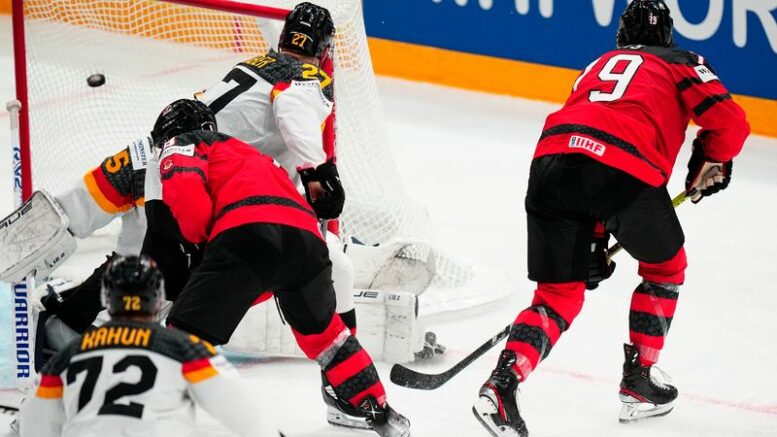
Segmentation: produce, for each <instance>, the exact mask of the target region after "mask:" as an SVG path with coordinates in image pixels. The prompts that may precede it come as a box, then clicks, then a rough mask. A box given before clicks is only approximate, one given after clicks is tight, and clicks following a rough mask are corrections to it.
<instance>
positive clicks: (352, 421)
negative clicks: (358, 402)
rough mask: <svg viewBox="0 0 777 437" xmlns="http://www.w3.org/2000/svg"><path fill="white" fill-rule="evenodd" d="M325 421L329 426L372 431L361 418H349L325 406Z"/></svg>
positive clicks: (349, 416) (335, 409)
mask: <svg viewBox="0 0 777 437" xmlns="http://www.w3.org/2000/svg"><path fill="white" fill-rule="evenodd" d="M326 421H327V422H329V424H330V425H334V426H341V427H343V428H351V429H372V427H371V426H370V425H369V424H368V423H367V420H365V419H364V418H363V417H356V416H351V415H348V414H345V413H343V412H342V411H340V410H338V409H337V408H334V407H332V406H329V405H327V407H326Z"/></svg>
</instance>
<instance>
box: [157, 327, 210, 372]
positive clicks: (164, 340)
mask: <svg viewBox="0 0 777 437" xmlns="http://www.w3.org/2000/svg"><path fill="white" fill-rule="evenodd" d="M150 348H151V350H153V351H154V352H157V353H159V354H161V355H164V356H166V357H168V358H172V359H173V360H175V361H178V362H179V363H187V362H191V361H196V360H201V359H203V358H211V357H215V356H216V355H218V351H217V350H216V348H215V347H213V345H211V344H210V343H208V342H207V341H205V340H202V339H200V338H199V337H197V336H195V335H192V334H189V333H187V332H184V331H181V330H179V329H176V328H165V327H162V326H159V325H157V327H156V328H155V332H154V336H153V338H152V341H151V345H150Z"/></svg>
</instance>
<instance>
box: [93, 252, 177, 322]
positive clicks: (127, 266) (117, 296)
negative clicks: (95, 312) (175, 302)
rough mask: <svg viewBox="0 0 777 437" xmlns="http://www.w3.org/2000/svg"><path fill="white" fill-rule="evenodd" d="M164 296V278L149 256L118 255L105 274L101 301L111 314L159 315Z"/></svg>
mask: <svg viewBox="0 0 777 437" xmlns="http://www.w3.org/2000/svg"><path fill="white" fill-rule="evenodd" d="M164 300H165V289H164V279H162V272H161V271H160V270H159V268H158V267H157V265H156V262H155V261H154V260H153V259H151V258H150V257H148V256H145V255H141V256H127V257H124V256H117V257H115V258H114V259H113V260H112V261H111V262H110V263H109V264H108V267H107V268H106V269H105V273H104V274H103V278H102V304H103V306H104V307H105V308H107V309H108V313H109V314H110V315H111V316H117V315H119V316H127V315H152V316H153V315H156V313H157V312H158V311H159V309H160V307H161V306H162V303H163V302H164Z"/></svg>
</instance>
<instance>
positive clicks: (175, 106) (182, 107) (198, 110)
mask: <svg viewBox="0 0 777 437" xmlns="http://www.w3.org/2000/svg"><path fill="white" fill-rule="evenodd" d="M216 129H217V124H216V116H215V115H214V114H213V111H212V110H211V109H210V108H209V107H208V105H206V104H204V103H202V102H200V101H198V100H190V99H180V100H176V101H174V102H173V103H171V104H169V105H167V107H165V109H163V110H162V113H161V114H159V117H157V119H156V123H154V130H152V131H151V139H152V141H153V142H154V147H156V148H162V146H163V145H164V144H165V143H166V142H167V141H168V140H170V138H174V137H176V136H178V135H181V134H185V133H187V132H191V131H195V130H212V131H215V130H216Z"/></svg>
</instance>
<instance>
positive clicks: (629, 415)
mask: <svg viewBox="0 0 777 437" xmlns="http://www.w3.org/2000/svg"><path fill="white" fill-rule="evenodd" d="M623 351H624V353H625V355H626V361H625V362H624V363H623V379H622V380H621V389H620V398H621V402H623V407H621V412H620V415H619V416H618V418H619V419H620V422H621V423H629V422H635V421H638V420H642V419H647V418H649V417H658V416H665V415H667V414H669V412H670V411H672V408H674V400H675V399H676V398H677V388H675V387H674V386H672V385H669V384H666V383H662V382H660V381H658V380H657V379H656V378H655V377H653V376H652V375H651V370H652V369H653V368H652V367H651V366H643V365H641V364H640V363H639V352H637V348H636V347H634V346H633V345H630V344H625V345H623ZM661 373H662V375H663V376H664V377H665V378H667V377H666V375H665V374H663V372H661Z"/></svg>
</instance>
